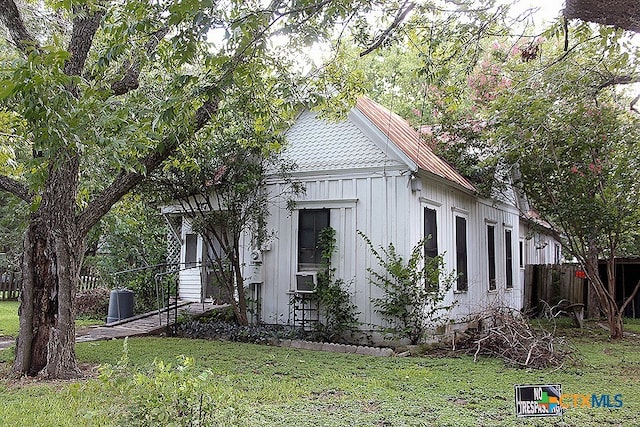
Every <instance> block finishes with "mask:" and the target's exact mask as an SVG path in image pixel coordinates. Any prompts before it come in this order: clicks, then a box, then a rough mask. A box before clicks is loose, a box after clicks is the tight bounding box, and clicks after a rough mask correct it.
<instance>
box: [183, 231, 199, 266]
mask: <svg viewBox="0 0 640 427" xmlns="http://www.w3.org/2000/svg"><path fill="white" fill-rule="evenodd" d="M185 246H186V253H185V256H184V263H185V267H187V268H191V267H195V266H196V257H197V252H198V235H197V234H191V233H189V234H187V235H186V236H185Z"/></svg>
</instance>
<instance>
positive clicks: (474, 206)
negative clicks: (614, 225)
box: [166, 98, 560, 328]
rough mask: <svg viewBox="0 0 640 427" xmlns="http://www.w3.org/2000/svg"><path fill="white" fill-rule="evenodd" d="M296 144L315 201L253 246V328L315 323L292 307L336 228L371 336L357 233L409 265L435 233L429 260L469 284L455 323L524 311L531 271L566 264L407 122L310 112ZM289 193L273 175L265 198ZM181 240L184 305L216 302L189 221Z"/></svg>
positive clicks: (279, 210)
mask: <svg viewBox="0 0 640 427" xmlns="http://www.w3.org/2000/svg"><path fill="white" fill-rule="evenodd" d="M287 139H288V148H287V149H286V151H285V153H284V154H285V156H286V157H288V158H290V159H292V160H294V161H295V162H296V163H297V165H298V168H297V170H296V172H295V174H294V179H296V180H298V181H300V182H302V183H303V184H304V186H305V187H306V193H305V195H304V196H302V197H300V198H299V199H298V200H296V206H295V209H294V210H293V211H290V210H288V209H287V208H286V206H285V204H284V202H283V203H282V204H281V205H280V206H274V208H273V209H272V210H271V213H270V216H269V218H268V229H269V230H271V231H273V235H274V238H273V239H272V240H271V241H270V242H268V244H266V245H264V246H263V247H262V248H257V249H256V248H254V249H252V248H250V247H249V243H248V242H249V240H250V239H248V238H247V239H246V241H247V244H246V245H245V251H244V253H245V258H246V259H245V264H246V268H245V277H246V283H247V287H248V290H249V297H250V298H251V300H252V301H254V302H255V307H254V308H255V309H256V312H255V317H254V320H259V321H262V322H265V323H279V324H301V323H302V322H304V321H305V320H308V319H309V317H313V313H310V312H308V311H305V310H303V308H302V307H299V306H296V304H295V303H294V299H293V298H292V297H293V295H294V294H295V293H296V291H298V292H299V293H302V292H304V291H305V290H310V289H312V285H311V284H310V282H312V281H313V268H314V266H315V264H316V263H317V261H318V259H319V253H318V250H317V249H315V248H316V240H317V237H318V231H319V230H320V229H322V228H324V227H326V226H327V225H329V226H331V227H332V228H334V229H335V231H336V239H337V252H336V254H335V256H334V260H333V266H334V267H336V275H337V277H339V278H342V279H343V280H344V281H345V283H347V284H348V286H349V290H350V292H351V295H352V298H353V302H354V303H355V304H356V305H357V307H358V311H360V321H361V322H362V324H363V325H368V326H371V327H373V325H380V324H381V319H380V318H379V316H378V314H377V313H376V312H375V310H374V309H373V307H372V304H371V299H372V298H378V297H381V296H382V294H381V291H380V289H378V288H377V287H376V286H374V285H372V284H371V283H369V280H368V276H369V275H368V273H367V268H369V267H371V268H374V269H376V268H378V265H377V262H376V260H375V258H374V257H373V256H372V254H371V253H370V249H369V248H368V247H367V245H366V243H365V242H364V240H363V239H362V238H361V237H360V236H359V235H358V231H361V232H362V233H364V234H365V235H366V236H368V237H369V238H370V239H371V241H372V242H373V244H374V245H375V246H377V247H379V246H383V247H386V246H387V245H388V244H389V243H393V244H394V246H395V247H396V249H397V250H398V251H399V252H400V253H402V254H405V255H408V254H409V253H410V250H411V248H412V247H413V246H414V245H416V243H417V242H419V241H420V240H421V239H422V238H423V237H425V236H429V235H432V236H433V237H434V238H433V239H432V240H430V242H431V243H430V246H429V247H428V248H427V250H428V251H432V252H433V253H439V254H444V260H445V263H446V266H447V268H448V269H449V270H455V271H456V272H457V273H458V274H460V277H459V279H458V281H457V283H456V284H455V285H454V288H453V289H452V290H451V291H450V292H449V294H448V297H447V298H448V302H452V301H457V304H456V305H455V308H454V309H453V311H452V313H451V317H452V318H454V319H458V320H464V319H465V318H466V317H468V316H469V315H470V314H473V313H475V312H478V311H480V310H482V309H483V308H486V307H488V306H492V305H498V304H500V305H506V306H509V307H513V308H516V309H520V308H522V305H523V286H524V285H523V281H524V275H523V274H522V271H523V268H524V265H525V264H531V263H545V262H546V263H548V262H551V261H553V260H554V257H556V258H559V256H560V253H559V252H557V253H556V252H555V251H556V246H555V245H556V244H557V242H555V241H553V239H551V238H550V237H548V236H544V235H542V234H540V233H539V232H538V233H537V234H535V233H532V232H531V231H530V230H529V226H528V220H526V219H524V218H522V217H521V215H520V210H519V209H518V207H517V206H515V205H516V203H515V202H510V201H509V200H516V199H517V198H516V197H501V198H500V199H501V200H495V199H483V198H480V197H479V196H478V195H477V192H476V189H475V188H474V186H473V185H472V184H471V183H470V182H469V181H468V180H466V179H465V178H464V177H463V176H461V175H460V174H459V173H458V172H457V171H456V170H455V169H454V168H453V167H452V166H451V165H449V164H448V163H446V162H445V161H443V160H442V159H441V158H439V157H438V156H436V155H435V154H434V153H433V151H432V150H431V148H430V147H429V146H428V145H427V144H425V143H424V141H423V140H422V139H421V136H420V134H419V133H418V132H417V131H415V130H414V129H413V128H412V127H411V126H410V125H409V124H408V122H406V121H405V120H404V119H402V118H401V117H399V116H398V115H396V114H394V113H392V112H390V111H389V110H387V109H386V108H384V107H382V106H380V105H379V104H377V103H375V102H373V101H371V100H369V99H367V98H361V99H360V100H359V101H358V103H357V105H356V107H355V108H353V109H352V110H351V112H350V113H349V115H348V117H347V118H346V120H344V121H342V122H340V123H332V122H327V121H325V120H322V119H320V118H319V117H318V116H317V115H316V114H315V113H313V112H304V113H302V114H301V115H300V117H299V118H298V120H297V122H296V123H295V124H294V125H293V126H292V127H291V129H290V130H289V131H288V133H287ZM284 185H285V183H284V181H279V180H278V179H277V178H275V177H274V178H273V179H271V180H270V181H269V183H268V188H267V191H270V192H273V193H274V194H279V193H280V192H281V190H282V188H281V187H282V186H284ZM170 211H171V210H170V209H167V210H166V212H170ZM176 237H179V238H180V241H181V250H180V262H181V263H183V265H184V266H185V268H186V269H184V270H183V271H182V272H181V275H180V287H179V292H180V297H181V298H182V299H184V300H190V301H201V300H203V299H204V298H211V297H213V298H215V297H216V295H215V290H213V289H209V290H207V288H206V286H202V283H203V282H205V281H206V276H207V275H206V273H205V272H204V271H203V269H202V268H201V265H202V261H203V259H204V254H205V248H204V245H203V240H202V239H201V238H200V237H199V236H197V235H196V234H192V233H191V231H190V226H189V218H188V217H183V218H182V224H181V227H180V229H179V230H178V233H177V234H176ZM557 248H559V246H557ZM558 250H559V249H558ZM547 252H549V253H547ZM190 266H191V267H192V268H188V267H190ZM305 316H306V317H305ZM368 326H364V328H367V327H368Z"/></svg>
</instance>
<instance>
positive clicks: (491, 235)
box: [487, 225, 496, 291]
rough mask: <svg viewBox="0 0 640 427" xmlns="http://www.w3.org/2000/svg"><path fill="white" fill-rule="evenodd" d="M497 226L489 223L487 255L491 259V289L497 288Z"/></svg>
mask: <svg viewBox="0 0 640 427" xmlns="http://www.w3.org/2000/svg"><path fill="white" fill-rule="evenodd" d="M495 231H496V227H495V226H493V225H487V257H488V259H489V290H490V291H495V290H496V233H495Z"/></svg>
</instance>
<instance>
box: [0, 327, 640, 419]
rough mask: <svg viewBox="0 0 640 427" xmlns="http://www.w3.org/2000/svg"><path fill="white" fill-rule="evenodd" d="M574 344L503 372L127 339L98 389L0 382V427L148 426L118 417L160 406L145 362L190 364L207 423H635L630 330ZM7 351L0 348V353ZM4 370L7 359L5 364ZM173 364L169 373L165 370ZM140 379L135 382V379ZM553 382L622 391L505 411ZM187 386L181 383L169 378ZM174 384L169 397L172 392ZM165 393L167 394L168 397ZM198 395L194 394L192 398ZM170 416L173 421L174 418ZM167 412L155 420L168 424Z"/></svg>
mask: <svg viewBox="0 0 640 427" xmlns="http://www.w3.org/2000/svg"><path fill="white" fill-rule="evenodd" d="M560 332H561V333H566V334H567V335H568V336H569V337H570V339H571V341H572V342H573V343H574V345H575V346H576V348H577V350H578V355H579V357H580V363H579V365H578V366H567V367H565V368H563V369H561V370H557V371H553V370H551V369H548V370H522V369H512V368H507V367H505V366H504V364H503V363H502V362H500V361H497V360H490V359H481V360H479V361H478V362H477V363H476V362H474V361H473V358H471V357H467V356H465V357H456V358H451V357H449V358H435V357H416V358H373V357H367V356H359V355H346V354H337V353H324V352H312V351H303V350H297V349H290V348H277V347H267V346H259V345H252V344H239V343H226V342H216V341H202V340H187V339H174V338H137V339H131V340H129V342H128V347H129V350H128V357H129V366H130V367H129V371H127V372H129V373H130V374H129V376H128V377H121V378H120V379H119V380H118V381H115V382H112V383H110V385H107V383H105V382H101V381H100V380H98V379H90V380H85V381H78V382H52V383H37V382H35V381H32V380H28V379H23V380H19V381H15V380H2V381H0V401H2V402H3V409H2V411H0V425H38V426H48V425H50V426H66V425H69V426H75V425H96V426H97V425H118V424H120V425H132V424H131V423H132V422H139V423H140V425H157V422H155V423H148V424H144V422H143V421H144V417H143V416H142V415H140V416H138V417H136V418H134V419H133V421H132V419H131V418H130V419H129V421H128V422H127V423H125V422H123V421H122V420H121V419H120V417H121V416H122V415H124V414H126V413H127V411H130V410H135V405H134V403H133V402H138V403H139V402H143V403H142V404H149V402H153V401H158V402H161V403H160V404H159V405H158V406H167V405H168V406H170V405H172V403H171V401H170V399H168V398H165V399H164V400H163V399H162V393H164V392H167V390H164V389H162V388H157V387H158V383H153V382H152V385H153V386H154V387H156V388H155V389H153V390H152V389H151V388H150V385H149V382H146V383H145V381H144V378H145V377H144V376H143V375H142V374H143V373H145V372H148V371H149V369H150V366H151V362H152V361H153V360H154V359H158V360H162V361H165V362H166V363H172V364H174V365H175V364H177V361H176V357H177V356H179V355H188V356H190V357H192V358H193V359H194V361H195V367H194V368H193V369H194V370H193V372H194V373H195V374H194V375H193V376H192V377H190V378H196V376H197V374H200V373H201V372H203V371H205V370H210V376H209V377H207V378H206V379H204V377H203V379H201V380H195V381H200V385H201V386H202V387H203V388H202V389H201V392H202V393H204V394H205V395H207V396H210V397H211V398H212V399H213V401H214V402H215V405H214V407H213V409H211V412H212V413H211V414H210V415H211V418H210V419H211V420H215V422H214V423H212V424H209V425H238V426H245V425H246V426H263V425H269V426H456V427H463V426H521V425H525V426H530V425H534V426H538V425H539V426H547V425H554V426H603V425H606V426H633V425H640V395H639V394H638V393H637V390H638V387H639V386H640V351H638V346H639V345H640V338H639V337H637V336H636V337H630V338H627V339H625V340H624V341H623V342H616V343H612V342H609V341H608V340H607V339H606V331H604V330H602V329H600V328H598V327H597V326H594V325H591V327H590V328H588V329H584V330H576V329H562V330H561V331H560ZM122 350H123V341H101V342H95V343H83V344H79V345H78V346H77V353H78V357H79V359H80V361H81V362H83V363H90V364H104V363H109V364H115V363H116V362H117V361H118V360H119V359H120V358H121V356H122ZM3 359H4V361H5V362H6V361H7V360H9V359H11V354H10V353H9V351H7V350H5V351H2V352H0V361H3ZM3 365H4V368H2V369H4V372H6V370H7V369H8V364H7V363H4V364H3ZM175 372H177V371H175ZM143 383H145V384H146V385H142V384H143ZM537 383H542V384H545V383H549V384H555V383H560V384H562V387H563V392H564V393H565V394H580V395H583V394H584V395H591V394H594V393H595V394H598V395H600V394H610V395H612V399H613V395H616V394H621V395H622V399H623V407H622V408H615V409H613V408H612V409H605V408H595V409H594V408H586V407H584V408H574V409H569V410H568V411H567V412H566V413H565V415H564V416H563V417H562V418H554V419H552V420H548V419H547V420H542V419H538V420H535V419H516V417H515V416H514V390H513V386H514V384H537ZM180 384H181V385H182V386H185V387H186V388H187V389H189V386H190V384H191V383H189V382H188V381H183V382H182V383H180ZM178 388H179V387H175V389H174V390H170V391H169V392H167V393H168V395H176V394H179V393H180V392H179V390H178ZM172 393H173V394H172ZM196 400H197V399H196ZM174 404H175V402H174ZM173 421H177V420H173ZM168 423H169V420H167V421H166V422H165V423H164V424H168Z"/></svg>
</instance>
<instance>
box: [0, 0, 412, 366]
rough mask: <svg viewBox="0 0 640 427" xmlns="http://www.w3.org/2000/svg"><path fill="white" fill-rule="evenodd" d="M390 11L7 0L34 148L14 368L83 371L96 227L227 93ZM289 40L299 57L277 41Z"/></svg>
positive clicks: (17, 87) (11, 88)
mask: <svg viewBox="0 0 640 427" xmlns="http://www.w3.org/2000/svg"><path fill="white" fill-rule="evenodd" d="M384 3H385V2H384V1H374V0H356V1H344V0H335V1H328V0H296V1H286V2H285V1H279V0H273V1H271V2H264V1H258V0H256V1H241V0H231V1H225V2H217V1H211V0H189V1H162V2H149V1H144V0H137V1H136V0H133V1H127V2H121V1H118V2H116V1H113V2H112V1H106V0H105V1H101V0H97V1H78V2H53V3H51V2H44V3H38V6H30V5H29V3H22V2H18V1H16V0H0V22H1V23H2V24H3V26H4V27H5V29H6V33H5V34H6V37H5V39H6V44H5V45H3V47H5V46H6V45H9V46H11V49H10V52H11V54H10V55H3V57H2V66H1V67H0V68H1V69H2V71H1V75H0V100H1V102H2V104H1V107H0V108H1V110H0V111H2V113H3V115H4V116H5V117H10V118H11V119H12V123H11V125H10V126H8V127H7V128H5V129H3V133H5V134H11V136H12V137H11V138H5V139H3V144H5V141H9V142H8V143H10V144H14V145H15V146H16V147H19V148H20V149H17V150H14V152H15V156H14V157H13V158H12V159H11V161H12V162H13V164H15V167H13V168H12V170H11V171H10V173H9V172H7V173H4V174H2V175H0V189H2V190H4V191H8V192H10V193H12V194H14V195H15V196H17V197H19V198H20V199H22V200H23V201H24V202H25V203H27V204H29V206H30V209H31V214H30V218H29V224H28V228H27V230H26V235H25V240H24V254H23V261H22V270H23V282H22V288H21V297H20V298H21V304H20V333H19V336H18V338H17V346H16V354H15V361H14V364H13V369H14V370H15V371H16V372H19V373H24V374H27V375H36V374H42V375H45V376H49V377H73V376H75V375H78V373H79V372H78V367H77V363H76V357H75V344H74V342H75V329H74V306H73V300H74V298H73V297H74V294H75V291H76V284H77V282H78V276H79V272H80V268H81V266H82V263H83V257H84V253H85V238H86V236H87V234H88V233H89V231H90V230H91V228H92V227H93V226H94V225H95V224H96V223H97V222H98V221H99V220H100V218H102V217H103V216H104V215H105V214H106V213H107V212H108V211H109V210H110V208H111V207H112V206H113V205H114V204H115V203H116V202H117V201H118V200H120V199H121V198H122V197H123V196H124V195H125V194H127V193H128V192H129V191H131V189H132V188H134V187H135V186H137V185H138V184H139V183H140V182H142V181H143V180H145V177H146V176H147V175H148V174H149V173H150V172H152V171H154V170H156V169H158V168H159V167H160V166H161V165H162V164H163V163H164V162H165V160H166V159H167V158H168V157H169V156H170V155H171V154H172V153H173V152H175V150H176V149H177V148H178V147H180V145H181V144H183V143H185V142H186V141H189V140H192V139H193V138H194V136H195V135H197V134H198V133H199V132H200V131H201V130H202V129H203V128H205V127H207V126H210V125H212V124H211V123H212V122H215V121H212V119H213V118H215V117H216V115H217V114H218V111H219V105H220V103H221V102H222V101H223V100H224V99H225V93H226V92H227V90H229V89H231V88H237V87H242V85H243V84H244V83H245V82H246V81H247V80H250V79H251V74H252V73H254V72H255V71H256V70H265V69H267V68H269V67H272V66H273V64H274V61H275V60H276V57H277V55H276V53H277V52H280V53H291V52H292V51H293V50H292V49H294V48H295V47H296V46H297V47H300V46H301V45H302V43H303V42H308V41H310V40H318V39H319V38H321V37H323V36H324V35H326V34H327V33H332V32H333V31H334V29H335V25H336V24H343V25H346V24H347V23H349V22H352V21H354V20H355V19H356V18H357V17H358V15H359V14H360V13H366V12H368V11H370V10H371V9H372V8H374V7H375V6H380V5H381V4H384ZM389 3H390V4H391V6H390V7H391V8H392V9H386V10H383V11H382V12H383V13H381V14H380V16H383V17H385V16H389V17H390V18H391V19H392V20H393V18H395V17H396V16H401V15H402V12H403V11H404V10H406V8H407V7H408V6H409V5H408V4H407V2H405V3H404V4H401V5H400V6H398V5H397V4H395V2H389ZM51 4H53V5H55V6H48V5H51ZM394 4H395V6H394ZM30 8H37V9H35V10H34V9H31V10H30ZM52 8H53V9H52ZM395 26H396V24H395V23H393V25H392V27H395ZM275 34H280V35H281V36H282V37H280V39H279V42H280V44H287V48H286V49H285V48H283V47H280V48H279V47H278V45H272V44H271V43H270V40H271V38H272V36H273V35H275ZM387 35H388V33H386V32H383V33H381V37H383V38H384V37H386V36H387ZM296 43H298V44H297V45H296ZM333 89H334V90H336V89H338V90H339V89H340V85H339V82H336V84H335V85H334V88H333ZM282 96H284V95H282ZM214 125H218V126H219V125H223V124H221V123H215V124H214Z"/></svg>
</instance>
